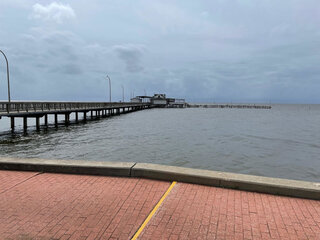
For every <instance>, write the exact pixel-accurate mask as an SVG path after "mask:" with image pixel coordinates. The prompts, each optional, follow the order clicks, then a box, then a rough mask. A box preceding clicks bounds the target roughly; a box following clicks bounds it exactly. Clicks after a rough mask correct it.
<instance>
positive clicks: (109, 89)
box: [107, 75, 111, 102]
mask: <svg viewBox="0 0 320 240" xmlns="http://www.w3.org/2000/svg"><path fill="white" fill-rule="evenodd" d="M107 78H108V79H109V102H111V80H110V78H109V76H108V75H107Z"/></svg>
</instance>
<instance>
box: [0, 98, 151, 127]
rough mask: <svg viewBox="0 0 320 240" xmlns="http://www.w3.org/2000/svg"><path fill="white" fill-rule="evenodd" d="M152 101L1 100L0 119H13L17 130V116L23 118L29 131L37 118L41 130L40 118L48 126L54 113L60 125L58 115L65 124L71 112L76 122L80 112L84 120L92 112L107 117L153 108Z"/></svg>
mask: <svg viewBox="0 0 320 240" xmlns="http://www.w3.org/2000/svg"><path fill="white" fill-rule="evenodd" d="M151 107H152V105H151V104H150V103H131V102H122V103H118V102H20V101H19V102H10V103H9V102H0V119H1V118H2V117H8V118H10V120H11V130H12V132H14V130H15V118H23V130H24V131H27V128H28V118H35V120H36V129H37V131H39V130H40V119H41V118H44V126H45V127H47V126H48V115H49V114H51V115H54V124H55V126H56V127H57V126H58V115H63V116H64V118H65V124H66V125H68V124H69V123H70V114H71V113H74V114H75V122H76V123H78V122H79V113H80V114H82V116H83V118H82V121H86V120H87V114H88V112H90V117H91V119H92V118H93V117H94V116H95V117H97V118H99V117H107V116H112V115H119V114H122V113H128V112H133V111H138V110H144V109H147V108H151Z"/></svg>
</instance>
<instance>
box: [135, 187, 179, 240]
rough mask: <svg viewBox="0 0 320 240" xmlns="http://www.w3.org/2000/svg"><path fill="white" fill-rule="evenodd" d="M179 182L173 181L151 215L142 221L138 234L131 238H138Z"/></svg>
mask: <svg viewBox="0 0 320 240" xmlns="http://www.w3.org/2000/svg"><path fill="white" fill-rule="evenodd" d="M176 183H177V182H172V183H171V185H170V187H169V188H168V190H167V191H166V192H165V194H164V195H163V196H162V198H161V199H160V201H159V202H158V203H157V205H156V206H155V207H154V208H153V210H152V212H151V213H150V214H149V216H148V217H147V218H146V220H144V222H143V223H142V225H141V227H140V228H139V230H138V231H137V232H136V234H135V235H134V236H133V237H132V238H131V240H136V239H137V238H138V237H139V235H140V233H141V232H142V231H143V229H144V228H145V227H146V226H147V224H148V222H149V221H150V220H151V218H152V216H153V215H154V214H155V212H156V211H157V210H158V208H159V207H160V205H161V203H162V202H163V201H164V200H165V199H166V197H167V196H168V195H169V193H170V191H171V190H172V188H173V187H174V185H176Z"/></svg>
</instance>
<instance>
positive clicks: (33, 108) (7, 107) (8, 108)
mask: <svg viewBox="0 0 320 240" xmlns="http://www.w3.org/2000/svg"><path fill="white" fill-rule="evenodd" d="M145 105H149V103H131V102H111V103H110V102H10V103H9V102H0V113H10V112H18V113H19V112H40V111H42V112H44V111H59V110H61V111H63V110H64V111H66V110H70V111H77V110H91V109H99V108H101V109H102V108H117V107H132V106H145Z"/></svg>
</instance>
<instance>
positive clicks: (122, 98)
mask: <svg viewBox="0 0 320 240" xmlns="http://www.w3.org/2000/svg"><path fill="white" fill-rule="evenodd" d="M121 88H122V102H124V87H123V85H121Z"/></svg>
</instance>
